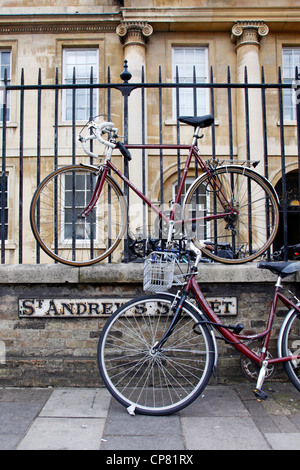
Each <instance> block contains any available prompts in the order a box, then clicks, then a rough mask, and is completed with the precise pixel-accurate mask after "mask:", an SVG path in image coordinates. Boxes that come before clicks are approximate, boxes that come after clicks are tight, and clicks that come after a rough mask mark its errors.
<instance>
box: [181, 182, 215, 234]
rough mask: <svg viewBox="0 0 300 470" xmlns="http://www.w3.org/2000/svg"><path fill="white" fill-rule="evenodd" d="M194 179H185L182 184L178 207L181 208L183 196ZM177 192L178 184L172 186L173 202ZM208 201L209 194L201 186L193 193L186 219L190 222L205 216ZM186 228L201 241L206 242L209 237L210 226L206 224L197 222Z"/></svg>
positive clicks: (208, 204)
mask: <svg viewBox="0 0 300 470" xmlns="http://www.w3.org/2000/svg"><path fill="white" fill-rule="evenodd" d="M194 181H195V179H194V178H186V180H185V183H184V188H183V191H182V194H181V198H180V202H179V204H180V206H181V208H182V207H183V205H184V204H183V203H184V199H185V196H186V194H187V192H188V190H189V189H190V187H191V185H192V184H193V183H194ZM177 191H178V182H176V183H174V184H173V200H175V197H176V194H177ZM209 207H210V201H209V194H208V193H207V191H206V188H205V186H204V185H201V186H200V187H199V189H198V190H197V191H195V193H194V195H193V198H192V200H191V201H190V204H189V206H188V217H189V219H190V220H192V219H197V218H202V217H204V216H205V215H206V211H207V210H209ZM187 228H190V229H192V231H193V232H195V231H197V237H198V238H200V239H203V240H206V239H207V238H209V236H210V224H208V225H207V224H206V223H205V221H203V220H202V221H201V220H200V221H198V222H197V223H196V222H195V223H194V222H193V223H192V225H191V226H190V224H189V223H188V224H187Z"/></svg>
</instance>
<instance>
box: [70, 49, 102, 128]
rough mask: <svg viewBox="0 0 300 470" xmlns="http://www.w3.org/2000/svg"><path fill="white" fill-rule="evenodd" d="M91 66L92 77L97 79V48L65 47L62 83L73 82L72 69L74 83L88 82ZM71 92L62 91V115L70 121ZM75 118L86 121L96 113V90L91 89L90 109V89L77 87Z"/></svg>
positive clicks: (71, 114)
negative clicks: (91, 107)
mask: <svg viewBox="0 0 300 470" xmlns="http://www.w3.org/2000/svg"><path fill="white" fill-rule="evenodd" d="M91 68H93V79H94V81H97V80H98V50H97V49H65V50H64V70H63V74H64V83H67V84H72V83H73V71H74V69H75V83H80V84H85V83H87V84H88V83H90V76H91ZM72 103H73V93H72V90H65V92H64V106H63V108H64V117H63V119H64V120H66V121H70V120H71V119H72V117H73V112H72V106H73V104H72ZM75 103H76V104H75V119H76V120H82V121H84V120H85V121H86V120H88V119H89V118H90V116H91V115H93V116H95V115H97V114H98V107H97V103H98V91H97V90H94V91H93V109H92V110H91V109H90V91H89V89H88V88H86V89H78V90H76V93H75Z"/></svg>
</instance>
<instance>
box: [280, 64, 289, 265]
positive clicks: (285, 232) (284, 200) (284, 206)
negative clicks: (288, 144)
mask: <svg viewBox="0 0 300 470" xmlns="http://www.w3.org/2000/svg"><path fill="white" fill-rule="evenodd" d="M278 84H279V85H281V84H282V77H281V68H280V67H279V68H278ZM278 93H279V96H278V98H279V123H280V151H281V169H282V209H283V245H284V260H285V261H287V260H288V225H287V193H286V190H287V187H286V172H285V149H284V114H283V96H282V95H283V89H282V88H278Z"/></svg>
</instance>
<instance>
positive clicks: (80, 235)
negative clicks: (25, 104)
mask: <svg viewBox="0 0 300 470" xmlns="http://www.w3.org/2000/svg"><path fill="white" fill-rule="evenodd" d="M179 121H180V122H181V123H185V124H187V125H190V126H192V127H193V128H194V132H193V139H192V143H191V145H124V144H123V143H122V142H121V141H120V140H118V129H116V128H115V127H114V124H113V123H111V122H102V123H101V124H97V123H96V122H95V121H93V120H92V121H90V122H89V123H88V125H87V126H86V129H87V130H88V132H90V135H88V136H87V137H84V136H83V135H80V136H79V140H80V142H81V144H82V147H83V149H84V151H85V152H86V153H87V154H88V155H90V156H91V157H93V158H94V157H98V155H97V154H95V153H93V152H91V150H90V149H88V143H89V142H90V141H91V140H94V139H96V140H97V141H98V142H100V143H102V144H104V145H105V147H106V150H107V152H106V157H105V161H104V163H100V164H99V165H98V166H94V165H87V164H84V163H82V164H80V165H70V166H67V167H64V168H59V169H57V170H55V171H54V172H53V173H51V174H50V175H48V176H47V177H46V178H45V179H44V180H43V181H42V183H41V184H40V186H39V187H38V188H37V190H36V192H35V194H34V196H33V199H32V203H31V209H30V221H31V227H32V230H33V233H34V236H35V238H36V240H37V242H38V243H39V245H40V246H41V248H42V249H43V250H44V251H45V252H46V253H47V254H48V255H49V256H50V257H51V258H53V259H54V260H55V261H58V262H61V263H65V264H68V265H71V266H88V265H91V264H94V263H97V262H99V261H102V260H104V259H106V258H107V257H108V256H109V255H111V254H112V253H113V252H114V250H116V249H117V247H118V245H119V243H120V242H121V240H122V238H123V236H124V234H125V231H126V229H127V222H128V221H127V206H126V204H127V202H126V199H125V197H124V194H123V192H122V190H121V188H120V186H119V184H118V183H117V182H116V181H115V179H114V178H112V177H111V176H110V173H114V174H115V175H117V176H118V177H119V178H120V179H121V180H122V181H123V182H124V184H126V185H128V187H129V188H131V190H133V191H134V192H135V193H136V194H137V195H138V196H139V197H140V198H141V199H142V201H144V203H145V204H146V205H148V206H149V207H150V208H151V209H152V210H153V211H154V212H155V213H156V214H157V217H158V221H159V223H158V226H159V230H160V233H159V235H160V237H161V238H163V239H164V240H165V242H166V245H167V246H168V245H169V246H170V243H173V242H174V239H176V243H177V242H178V240H179V241H186V240H189V239H192V240H194V243H195V245H196V246H197V247H199V248H201V250H202V252H203V254H204V255H205V257H208V258H210V259H213V260H214V261H219V262H224V263H227V264H237V263H245V262H247V261H251V260H253V259H255V258H257V257H259V256H261V255H262V254H263V253H264V252H265V251H266V250H267V249H268V248H269V247H270V245H271V244H272V242H273V240H274V237H275V235H276V232H277V229H278V223H279V211H278V198H277V195H276V192H275V190H274V188H273V187H272V185H271V184H270V182H269V181H268V180H267V179H266V178H264V177H263V176H262V175H260V174H259V173H257V172H256V171H255V170H254V169H253V168H250V167H247V166H240V165H237V164H231V165H225V164H221V165H220V166H219V165H218V162H216V161H212V160H211V161H209V162H204V161H203V159H202V158H201V156H200V155H199V150H198V141H199V140H200V139H201V137H203V136H202V134H201V129H203V128H206V127H209V126H211V125H212V124H213V122H214V118H213V116H211V115H207V116H200V117H180V118H179ZM104 134H107V136H108V137H107V138H106V139H104V137H103V135H104ZM114 149H118V150H119V151H120V152H121V153H122V154H123V155H124V157H125V158H126V159H127V160H130V159H131V155H130V149H176V150H182V149H184V150H186V151H187V153H188V156H187V159H186V162H185V168H184V170H183V173H182V177H181V180H180V184H179V188H178V192H177V195H176V198H175V201H174V204H172V207H171V208H170V210H169V211H167V212H166V211H162V210H161V209H160V208H158V207H156V205H155V204H153V203H152V202H151V201H150V200H149V199H148V197H147V196H146V195H144V194H143V193H142V192H141V191H140V190H139V189H138V188H137V187H136V186H135V185H133V184H132V183H131V181H130V180H129V179H128V178H127V177H126V176H125V175H124V174H123V173H122V172H121V171H120V170H119V169H118V168H117V167H116V166H115V165H114V164H113V163H112V161H111V157H112V153H113V150H114ZM193 158H195V160H196V162H197V164H198V166H199V168H200V170H201V171H202V173H201V174H200V176H199V177H198V178H196V179H195V181H194V182H193V184H192V185H191V186H190V188H189V190H188V192H187V194H186V195H185V199H184V203H183V207H181V206H180V204H179V203H180V200H181V196H182V194H183V191H184V187H185V181H186V177H187V173H188V170H189V168H190V165H191V161H192V159H193ZM204 241H205V242H206V243H203V242H204Z"/></svg>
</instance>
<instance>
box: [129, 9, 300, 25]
mask: <svg viewBox="0 0 300 470" xmlns="http://www.w3.org/2000/svg"><path fill="white" fill-rule="evenodd" d="M121 12H122V17H123V21H148V22H149V23H151V25H152V26H153V29H154V31H176V30H179V28H181V27H182V25H185V24H186V28H187V29H188V28H192V29H191V30H203V31H226V30H227V31H228V30H230V29H231V27H232V25H233V23H235V22H236V21H238V20H241V19H243V18H251V19H253V20H258V21H259V20H261V19H262V18H263V19H264V21H265V22H266V23H267V24H268V25H269V27H270V30H271V29H272V30H273V31H281V30H282V31H289V30H290V31H299V23H300V8H299V7H290V6H288V7H285V8H284V7H282V8H280V7H273V6H272V7H270V8H266V7H245V8H237V7H226V8H221V7H215V8H205V7H199V8H198V7H190V8H189V7H182V8H179V7H178V8H176V7H175V8H172V7H169V8H164V7H153V8H151V7H150V8H143V7H141V8H135V7H128V8H121Z"/></svg>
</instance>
